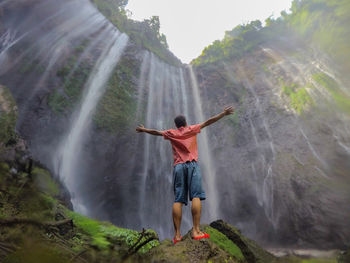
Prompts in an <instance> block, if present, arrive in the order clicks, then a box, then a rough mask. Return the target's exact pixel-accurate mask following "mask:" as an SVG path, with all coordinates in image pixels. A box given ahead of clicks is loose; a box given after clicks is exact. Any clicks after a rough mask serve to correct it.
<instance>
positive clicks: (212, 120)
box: [201, 106, 235, 129]
mask: <svg viewBox="0 0 350 263" xmlns="http://www.w3.org/2000/svg"><path fill="white" fill-rule="evenodd" d="M234 111H235V109H234V108H233V107H232V106H230V107H226V108H225V109H224V111H223V112H221V113H219V114H218V115H216V116H213V117H211V118H210V119H208V120H207V121H205V122H203V123H201V129H203V128H204V127H207V126H209V125H211V124H213V123H215V122H217V121H218V120H220V119H221V118H223V117H224V116H226V115H230V114H233V112H234Z"/></svg>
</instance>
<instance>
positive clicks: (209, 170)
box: [189, 66, 219, 220]
mask: <svg viewBox="0 0 350 263" xmlns="http://www.w3.org/2000/svg"><path fill="white" fill-rule="evenodd" d="M189 71H190V76H191V84H192V92H193V100H194V101H193V102H194V103H193V106H194V107H193V108H194V114H195V117H196V121H197V123H202V122H204V121H205V119H204V115H203V109H202V101H201V96H200V93H199V88H198V83H197V79H196V76H195V74H194V71H193V68H192V66H190V67H189ZM198 141H199V156H200V160H201V164H202V166H203V167H204V171H203V174H204V180H203V181H204V185H205V189H206V191H207V193H206V194H207V197H208V200H207V202H208V211H207V213H208V214H209V218H210V219H214V220H215V219H217V218H218V216H219V212H218V207H219V203H218V201H219V199H218V192H217V187H216V181H217V178H216V173H215V168H214V166H213V163H212V162H213V159H212V157H211V152H210V148H209V143H208V135H207V131H206V130H205V129H204V130H202V131H201V135H200V136H199V138H198Z"/></svg>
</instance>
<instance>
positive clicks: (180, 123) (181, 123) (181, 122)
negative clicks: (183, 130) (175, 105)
mask: <svg viewBox="0 0 350 263" xmlns="http://www.w3.org/2000/svg"><path fill="white" fill-rule="evenodd" d="M174 122H175V125H176V128H180V127H185V126H186V125H187V123H186V118H185V116H183V115H179V116H176V118H175V119H174Z"/></svg>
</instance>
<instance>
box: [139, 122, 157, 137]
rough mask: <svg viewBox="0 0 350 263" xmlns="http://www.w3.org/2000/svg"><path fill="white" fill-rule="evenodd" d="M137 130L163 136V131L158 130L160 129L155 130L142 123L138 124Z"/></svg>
mask: <svg viewBox="0 0 350 263" xmlns="http://www.w3.org/2000/svg"><path fill="white" fill-rule="evenodd" d="M136 131H137V132H145V133H149V134H151V135H155V136H163V133H162V131H158V130H154V129H147V128H145V127H144V126H143V125H142V124H141V125H139V126H137V128H136Z"/></svg>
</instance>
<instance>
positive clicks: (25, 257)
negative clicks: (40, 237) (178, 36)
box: [2, 243, 69, 263]
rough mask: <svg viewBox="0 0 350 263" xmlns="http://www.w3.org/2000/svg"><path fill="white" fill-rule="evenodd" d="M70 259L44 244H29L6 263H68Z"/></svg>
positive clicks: (5, 260) (10, 256) (6, 259)
mask: <svg viewBox="0 0 350 263" xmlns="http://www.w3.org/2000/svg"><path fill="white" fill-rule="evenodd" d="M68 261H69V258H68V257H66V256H65V255H64V254H63V253H61V252H60V250H59V249H57V248H55V247H48V246H45V245H42V244H38V243H34V244H27V246H26V247H25V248H21V249H18V250H17V251H15V252H14V253H12V254H11V255H9V256H7V257H6V258H5V259H4V261H2V262H4V263H22V262H25V263H48V262H50V263H66V262H68Z"/></svg>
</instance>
